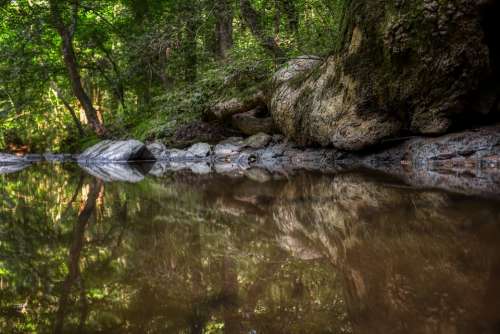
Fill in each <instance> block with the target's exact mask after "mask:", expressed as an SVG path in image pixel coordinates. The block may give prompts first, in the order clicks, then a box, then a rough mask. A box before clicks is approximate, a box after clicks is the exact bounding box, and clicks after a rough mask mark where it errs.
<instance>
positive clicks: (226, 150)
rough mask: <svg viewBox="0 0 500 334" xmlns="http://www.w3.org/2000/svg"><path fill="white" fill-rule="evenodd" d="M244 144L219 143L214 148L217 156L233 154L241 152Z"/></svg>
mask: <svg viewBox="0 0 500 334" xmlns="http://www.w3.org/2000/svg"><path fill="white" fill-rule="evenodd" d="M242 148H243V146H241V145H235V144H231V143H222V144H218V145H216V146H215V148H214V154H215V156H219V157H220V156H231V155H235V154H238V153H239V152H241V150H242Z"/></svg>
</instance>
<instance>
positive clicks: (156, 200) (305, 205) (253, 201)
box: [0, 166, 500, 333]
mask: <svg viewBox="0 0 500 334" xmlns="http://www.w3.org/2000/svg"><path fill="white" fill-rule="evenodd" d="M1 181H2V186H1V187H0V196H1V197H2V199H3V201H2V206H0V332H2V333H3V332H7V333H29V332H33V333H34V332H37V333H44V332H52V331H53V330H54V328H55V329H58V328H59V329H61V332H66V331H67V332H70V333H73V332H78V331H79V330H80V329H82V330H83V331H84V332H91V333H94V332H106V333H108V332H110V333H201V332H203V333H223V332H224V333H242V332H243V333H248V332H251V331H252V330H255V331H257V333H351V332H368V331H369V330H370V331H371V330H372V329H380V330H379V331H376V330H373V331H374V332H383V333H386V332H404V328H403V327H404V326H408V324H410V325H411V328H417V329H421V328H423V327H422V326H424V327H425V326H427V325H428V323H436V321H438V323H440V324H441V323H444V324H446V326H449V328H455V329H457V332H467V333H468V332H476V331H475V330H471V328H472V329H473V328H475V327H473V326H474V325H476V324H477V323H480V324H481V326H483V325H482V324H486V325H484V326H487V325H488V324H489V323H490V322H491V323H492V322H494V321H496V320H498V314H496V313H495V314H492V315H488V317H489V318H486V316H485V314H486V313H487V312H486V311H488V310H497V309H498V300H500V298H498V297H499V296H498V294H499V291H498V288H497V277H498V272H500V271H498V268H500V266H499V264H500V256H499V255H498V254H500V252H499V251H498V245H499V244H500V243H498V240H499V237H500V229H499V227H498V224H497V222H498V210H497V209H496V207H497V205H498V203H497V202H488V201H486V200H484V199H479V200H478V199H474V198H462V197H459V196H451V195H448V194H445V193H440V192H433V191H427V190H425V191H415V190H409V189H407V188H404V187H398V186H396V185H395V184H392V183H390V184H385V183H381V182H380V181H375V180H372V179H371V178H370V177H362V176H359V175H356V174H352V175H351V174H340V175H336V176H335V177H333V178H332V177H330V176H324V175H323V176H318V175H309V174H306V175H300V176H297V177H295V178H294V179H292V180H288V181H284V180H278V181H273V182H269V183H265V184H258V183H255V182H252V181H250V180H246V179H239V178H234V179H233V178H227V177H217V176H213V177H209V176H198V177H196V176H193V175H190V174H183V173H178V174H175V175H172V176H166V177H165V178H163V179H160V180H151V179H146V180H144V181H143V182H141V183H139V184H135V185H129V184H119V183H113V184H106V185H104V186H102V184H101V183H100V182H98V181H97V180H95V179H92V178H90V177H84V178H80V177H78V176H77V174H76V173H75V172H74V171H73V170H71V169H70V168H67V167H61V166H57V167H56V168H55V170H52V169H48V168H45V167H43V166H39V167H37V168H31V169H27V170H25V171H23V172H21V173H19V174H16V175H12V174H11V175H7V176H2V180H1ZM86 208H87V209H88V210H89V211H86ZM86 213H87V214H86ZM88 213H91V214H88ZM477 259H480V260H479V261H478V260H477ZM495 275H497V276H495ZM484 296H487V297H486V298H485V297H484ZM490 296H491V297H490ZM458 315H459V316H458ZM436 319H437V320H436ZM470 324H472V325H470ZM397 326H402V327H397ZM471 326H472V327H471ZM394 328H396V330H393V329H394ZM485 328H486V327H485ZM368 329H369V330H368Z"/></svg>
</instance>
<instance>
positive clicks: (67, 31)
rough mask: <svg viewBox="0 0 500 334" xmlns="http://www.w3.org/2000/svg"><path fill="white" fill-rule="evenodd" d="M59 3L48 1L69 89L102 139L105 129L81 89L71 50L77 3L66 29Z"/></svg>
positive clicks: (56, 0)
mask: <svg viewBox="0 0 500 334" xmlns="http://www.w3.org/2000/svg"><path fill="white" fill-rule="evenodd" d="M60 3H61V1H60V0H49V5H50V11H51V16H52V20H53V23H54V26H55V28H56V30H57V32H58V34H59V36H60V37H61V39H62V43H61V46H62V53H63V59H64V64H65V65H66V70H67V71H68V76H69V80H70V82H71V88H72V90H73V94H75V97H76V98H77V99H78V101H79V102H80V104H81V106H82V108H83V110H84V111H85V116H86V117H87V120H88V122H89V125H90V127H91V128H92V130H94V132H95V133H96V134H97V135H98V136H101V137H102V136H105V135H106V129H105V128H104V126H103V125H102V124H101V123H100V122H99V119H98V117H97V112H96V110H95V108H94V106H93V105H92V102H91V100H90V98H89V96H88V94H87V93H86V92H85V89H84V88H83V85H82V80H81V77H80V72H79V69H78V61H77V58H76V54H75V50H74V48H73V33H74V29H75V26H76V21H77V5H78V2H75V5H74V10H73V23H72V25H71V26H70V27H68V26H67V25H66V23H65V22H64V19H63V17H62V14H61V8H60Z"/></svg>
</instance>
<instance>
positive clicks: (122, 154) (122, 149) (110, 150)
mask: <svg viewBox="0 0 500 334" xmlns="http://www.w3.org/2000/svg"><path fill="white" fill-rule="evenodd" d="M152 158H153V157H152V156H151V154H150V153H149V152H148V151H147V148H146V146H145V145H144V144H143V143H141V142H140V141H137V140H123V141H111V140H105V141H102V142H100V143H98V144H96V145H94V146H92V147H90V148H88V149H87V150H85V152H83V153H82V154H80V155H79V156H78V161H116V162H125V161H134V160H150V159H152Z"/></svg>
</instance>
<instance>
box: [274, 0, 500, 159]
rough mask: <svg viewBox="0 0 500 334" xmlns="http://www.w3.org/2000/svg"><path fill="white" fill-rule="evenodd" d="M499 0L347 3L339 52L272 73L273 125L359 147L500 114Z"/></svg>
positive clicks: (305, 138)
mask: <svg viewBox="0 0 500 334" xmlns="http://www.w3.org/2000/svg"><path fill="white" fill-rule="evenodd" d="M498 3H499V1H498V0H480V1H478V0H448V1H445V2H443V1H438V0H414V1H401V0H371V1H366V0H350V1H348V2H346V3H345V7H344V9H343V11H344V14H343V21H342V24H341V25H342V27H341V34H340V36H338V37H337V38H339V41H340V42H339V48H338V50H337V52H336V53H335V54H333V55H331V56H330V57H329V58H328V59H326V60H325V62H324V63H323V64H319V62H318V61H317V60H314V59H309V58H307V57H305V58H301V59H297V60H294V61H293V62H292V63H291V64H289V66H288V67H286V68H284V69H282V70H281V71H280V72H278V74H277V75H276V77H275V79H274V84H275V90H274V93H273V97H272V102H271V108H270V109H271V114H272V116H273V118H274V121H275V123H276V125H277V126H278V127H279V129H280V130H281V131H282V132H283V133H284V134H285V135H287V136H288V137H291V138H293V139H295V140H296V141H298V142H300V143H301V144H305V145H307V144H321V145H332V146H335V147H337V148H339V149H344V150H360V149H365V148H367V147H370V146H373V145H377V144H380V143H381V142H382V141H384V140H385V139H387V138H391V137H392V138H394V137H399V136H406V135H408V134H410V135H411V134H426V135H437V134H443V133H446V132H449V131H452V130H454V129H455V130H456V129H464V128H468V127H471V126H474V125H481V124H487V123H488V122H489V123H491V122H494V121H495V120H497V121H498V119H500V104H499V102H500V85H498V82H499V79H500V78H499V76H500V75H499V72H498V71H497V70H496V68H498V64H500V57H499V54H500V53H497V52H495V51H496V50H500V47H499V46H500V42H499V39H498V38H493V36H496V35H495V33H496V31H498V29H499V28H500V23H498V22H500V21H499V20H498V19H497V18H498V15H499V14H500V6H499V5H498ZM302 69H306V70H302Z"/></svg>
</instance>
